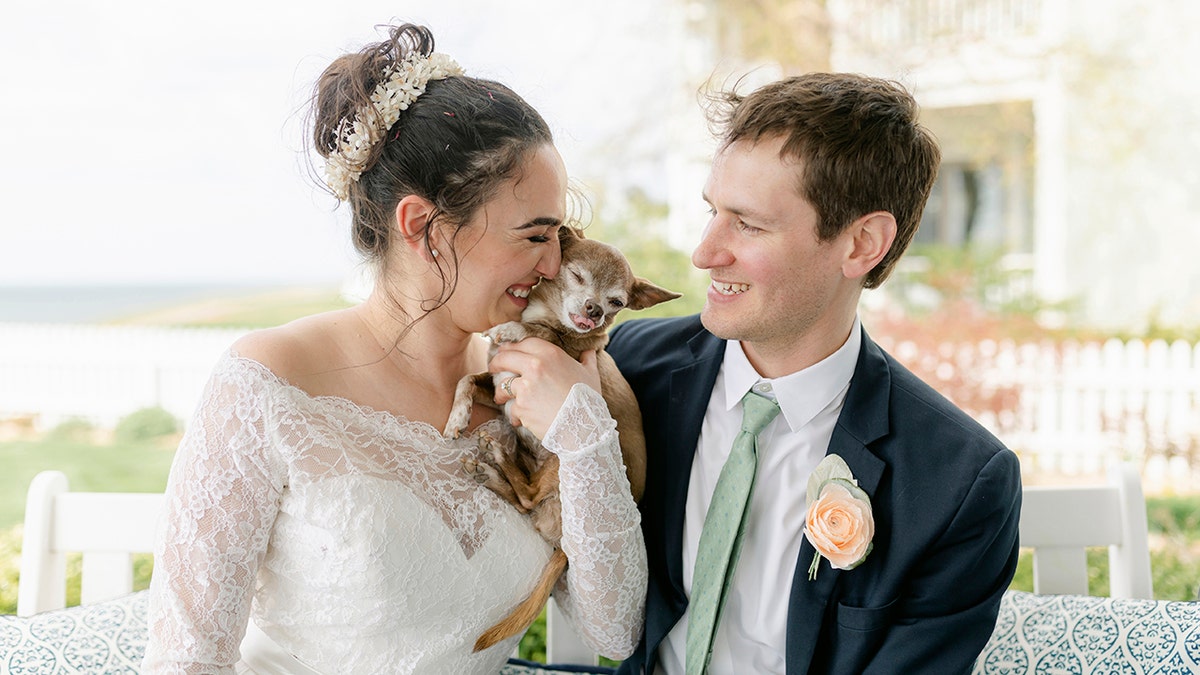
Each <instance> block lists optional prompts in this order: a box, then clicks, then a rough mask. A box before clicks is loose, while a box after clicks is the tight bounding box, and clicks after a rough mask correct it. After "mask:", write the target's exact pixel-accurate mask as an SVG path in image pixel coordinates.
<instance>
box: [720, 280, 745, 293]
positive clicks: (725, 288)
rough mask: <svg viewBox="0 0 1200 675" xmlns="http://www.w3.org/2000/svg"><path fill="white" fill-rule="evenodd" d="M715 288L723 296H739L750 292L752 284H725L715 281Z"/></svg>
mask: <svg viewBox="0 0 1200 675" xmlns="http://www.w3.org/2000/svg"><path fill="white" fill-rule="evenodd" d="M713 288H715V289H717V292H718V293H720V294H721V295H737V294H739V293H744V292H746V291H748V290H750V284H723V283H720V282H717V281H714V282H713Z"/></svg>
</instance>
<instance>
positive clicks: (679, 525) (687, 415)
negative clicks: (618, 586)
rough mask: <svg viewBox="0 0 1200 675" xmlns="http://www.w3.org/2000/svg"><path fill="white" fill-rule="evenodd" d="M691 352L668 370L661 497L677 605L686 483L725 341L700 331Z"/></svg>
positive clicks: (680, 595) (680, 597)
mask: <svg viewBox="0 0 1200 675" xmlns="http://www.w3.org/2000/svg"><path fill="white" fill-rule="evenodd" d="M688 348H689V349H690V350H691V352H692V359H691V362H690V363H689V364H688V365H686V366H684V367H682V368H679V369H677V370H675V371H673V372H672V373H671V389H670V401H669V403H668V405H667V410H668V411H669V413H668V414H669V415H670V416H671V417H670V418H669V420H670V421H669V422H668V424H669V425H670V426H671V427H673V428H674V429H675V432H674V433H673V434H672V438H673V439H674V440H673V441H672V443H671V445H670V446H669V447H668V448H667V452H668V453H670V457H669V459H668V461H669V462H670V464H669V466H670V467H671V471H670V472H669V474H668V480H667V482H666V484H665V486H664V490H665V492H666V494H665V498H664V500H663V504H664V507H665V508H664V511H665V512H664V514H663V515H664V517H665V519H666V526H665V528H664V531H665V533H666V536H667V542H666V547H665V549H664V550H666V551H669V553H668V555H667V574H668V576H669V578H670V580H671V586H672V589H673V591H674V593H675V596H676V598H677V599H678V600H679V601H680V606H681V607H682V606H684V605H685V604H686V598H685V596H684V592H683V523H684V516H685V511H686V505H687V492H688V482H689V480H690V478H691V475H692V461H693V460H694V459H695V456H696V445H697V443H699V441H700V428H701V425H702V424H703V422H704V413H705V412H706V411H707V410H708V401H709V398H710V397H711V396H712V388H713V384H714V383H715V382H716V379H717V373H718V371H720V369H721V361H722V357H723V356H724V354H725V341H724V340H720V339H718V338H717V337H715V336H713V335H712V334H711V333H709V332H708V331H701V332H700V333H698V334H697V335H696V336H695V337H693V338H692V339H691V340H690V341H689V342H688Z"/></svg>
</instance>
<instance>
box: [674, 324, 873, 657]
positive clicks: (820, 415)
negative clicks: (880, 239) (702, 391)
mask: <svg viewBox="0 0 1200 675" xmlns="http://www.w3.org/2000/svg"><path fill="white" fill-rule="evenodd" d="M861 345H862V334H861V332H860V328H859V321H858V319H857V318H856V319H855V321H854V327H853V328H852V329H851V331H850V336H849V339H847V340H846V342H845V344H843V345H842V346H841V347H840V348H839V349H838V350H837V351H836V352H834V353H833V354H831V355H830V356H829V357H827V358H825V359H824V360H823V361H821V362H819V363H816V364H814V365H812V366H810V367H808V368H805V369H804V370H801V371H799V372H796V373H792V374H790V375H785V376H783V377H779V378H775V379H765V378H763V377H761V376H760V375H759V374H758V373H757V372H756V371H755V370H754V367H753V366H752V365H750V361H749V360H747V358H746V353H745V352H744V351H743V350H742V345H741V343H740V342H730V343H729V344H728V345H727V346H726V348H725V360H724V362H723V363H722V365H721V372H720V373H719V374H718V375H717V381H716V383H715V385H714V386H713V391H712V396H711V398H710V399H709V402H708V410H707V411H706V412H705V414H704V423H703V425H702V427H701V430H700V441H699V445H698V447H697V449H696V458H695V460H694V462H693V463H692V474H691V479H690V483H689V484H688V494H687V505H686V516H685V519H684V527H683V587H684V590H685V591H686V592H687V594H688V596H689V597H690V596H691V593H692V572H693V568H694V567H695V564H696V549H697V548H698V547H699V544H700V530H701V528H702V527H703V525H704V516H705V514H706V513H707V512H708V504H709V502H710V501H711V499H712V493H713V488H714V487H715V486H716V483H717V477H718V476H719V475H720V473H721V468H722V467H723V466H724V464H725V459H726V458H727V457H728V456H729V451H730V448H731V447H732V446H733V439H734V437H735V436H736V435H737V433H738V432H739V431H740V430H741V424H742V406H741V400H742V397H743V396H744V395H745V394H746V392H747V391H749V390H750V389H751V388H752V387H753V388H754V390H755V391H756V392H758V393H760V394H763V395H765V396H768V397H771V398H774V399H775V400H776V401H778V402H779V407H780V409H781V411H782V414H781V415H779V416H778V417H776V418H775V419H774V420H773V421H772V422H771V423H770V424H768V425H767V427H766V428H765V429H763V431H762V433H760V434H759V437H758V439H759V441H758V467H757V470H756V473H755V479H754V493H753V495H752V496H751V501H750V516H749V518H748V520H747V522H746V532H745V533H744V534H743V543H742V553H741V558H740V560H739V562H738V566H737V569H736V570H735V571H734V576H733V582H732V583H733V585H732V587H731V588H730V590H729V596H728V599H727V600H726V605H725V609H724V612H723V614H722V616H721V619H720V622H719V623H718V625H717V629H716V634H715V635H714V637H713V654H712V661H711V662H710V664H709V670H708V672H709V673H711V674H712V675H726V674H732V673H780V674H781V675H782V673H783V672H784V670H785V655H786V649H785V647H786V638H787V613H788V598H789V597H790V596H791V589H792V577H793V575H794V574H795V570H796V559H797V556H799V554H800V543H801V542H802V541H803V534H802V529H803V527H804V516H805V506H806V505H805V493H806V490H807V484H808V476H809V474H810V473H812V471H813V469H814V468H815V467H816V466H817V463H818V462H820V461H821V459H822V458H823V457H824V456H825V453H826V451H827V450H828V449H829V439H830V437H831V436H832V435H833V428H834V425H835V424H836V423H837V418H838V415H839V413H841V410H842V402H843V401H844V400H845V398H846V391H847V390H848V389H849V388H850V378H851V376H852V375H853V374H854V367H855V364H856V363H857V362H858V352H859V349H860V347H861ZM688 616H689V615H688V613H686V612H685V613H684V615H683V618H681V619H680V620H679V623H677V624H675V627H674V628H673V629H672V630H671V632H670V633H669V634H668V635H667V638H666V640H664V641H663V643H662V645H661V646H660V647H659V650H658V656H659V666H658V668H657V670H656V671H655V672H656V673H659V674H662V673H665V674H666V675H676V674H680V675H681V674H682V673H683V672H684V660H685V658H686V654H687V625H688Z"/></svg>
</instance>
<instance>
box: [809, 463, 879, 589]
mask: <svg viewBox="0 0 1200 675" xmlns="http://www.w3.org/2000/svg"><path fill="white" fill-rule="evenodd" d="M807 501H808V513H807V515H806V516H805V518H804V537H805V539H808V543H810V544H812V546H813V548H815V549H816V550H817V552H816V553H815V554H813V561H812V564H811V565H809V567H808V580H809V581H812V580H813V579H816V578H817V568H818V567H819V565H820V563H821V558H822V557H824V558H825V559H826V560H828V561H829V565H830V567H832V568H834V569H837V570H852V569H854V568H855V567H858V566H859V565H861V564H862V562H863V561H864V560H866V559H867V555H868V554H870V553H871V549H872V548H873V547H874V546H875V544H874V543H873V542H872V539H874V537H875V517H874V516H873V515H872V512H871V499H870V497H868V496H867V493H866V492H863V490H862V488H860V487H858V481H857V480H856V479H855V478H854V475H853V474H852V473H850V467H849V466H847V465H846V460H844V459H842V458H841V457H839V456H838V455H827V456H826V457H825V459H823V460H821V463H820V464H818V465H817V468H816V469H814V470H813V472H812V475H811V476H809V478H808V499H807Z"/></svg>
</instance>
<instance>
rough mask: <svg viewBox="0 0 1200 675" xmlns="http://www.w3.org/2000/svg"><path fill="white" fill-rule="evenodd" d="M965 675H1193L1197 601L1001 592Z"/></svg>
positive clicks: (1199, 647)
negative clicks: (989, 628) (992, 626)
mask: <svg viewBox="0 0 1200 675" xmlns="http://www.w3.org/2000/svg"><path fill="white" fill-rule="evenodd" d="M972 673H975V674H987V675H1008V674H1012V675H1017V674H1023V673H1037V674H1040V673H1131V674H1133V673H1137V674H1141V673H1146V674H1147V675H1167V674H1172V673H1181V674H1187V673H1200V602H1168V601H1165V600H1115V599H1112V598H1098V597H1091V596H1080V595H1033V594H1032V593H1024V592H1020V591H1008V592H1007V593H1005V594H1004V599H1003V601H1002V602H1001V603H1000V616H999V618H998V620H997V622H996V630H995V631H994V632H993V633H992V637H991V639H990V640H988V643H987V646H986V647H984V650H983V653H982V654H980V655H979V658H978V659H977V660H976V661H975V669H974V670H973V671H972Z"/></svg>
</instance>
